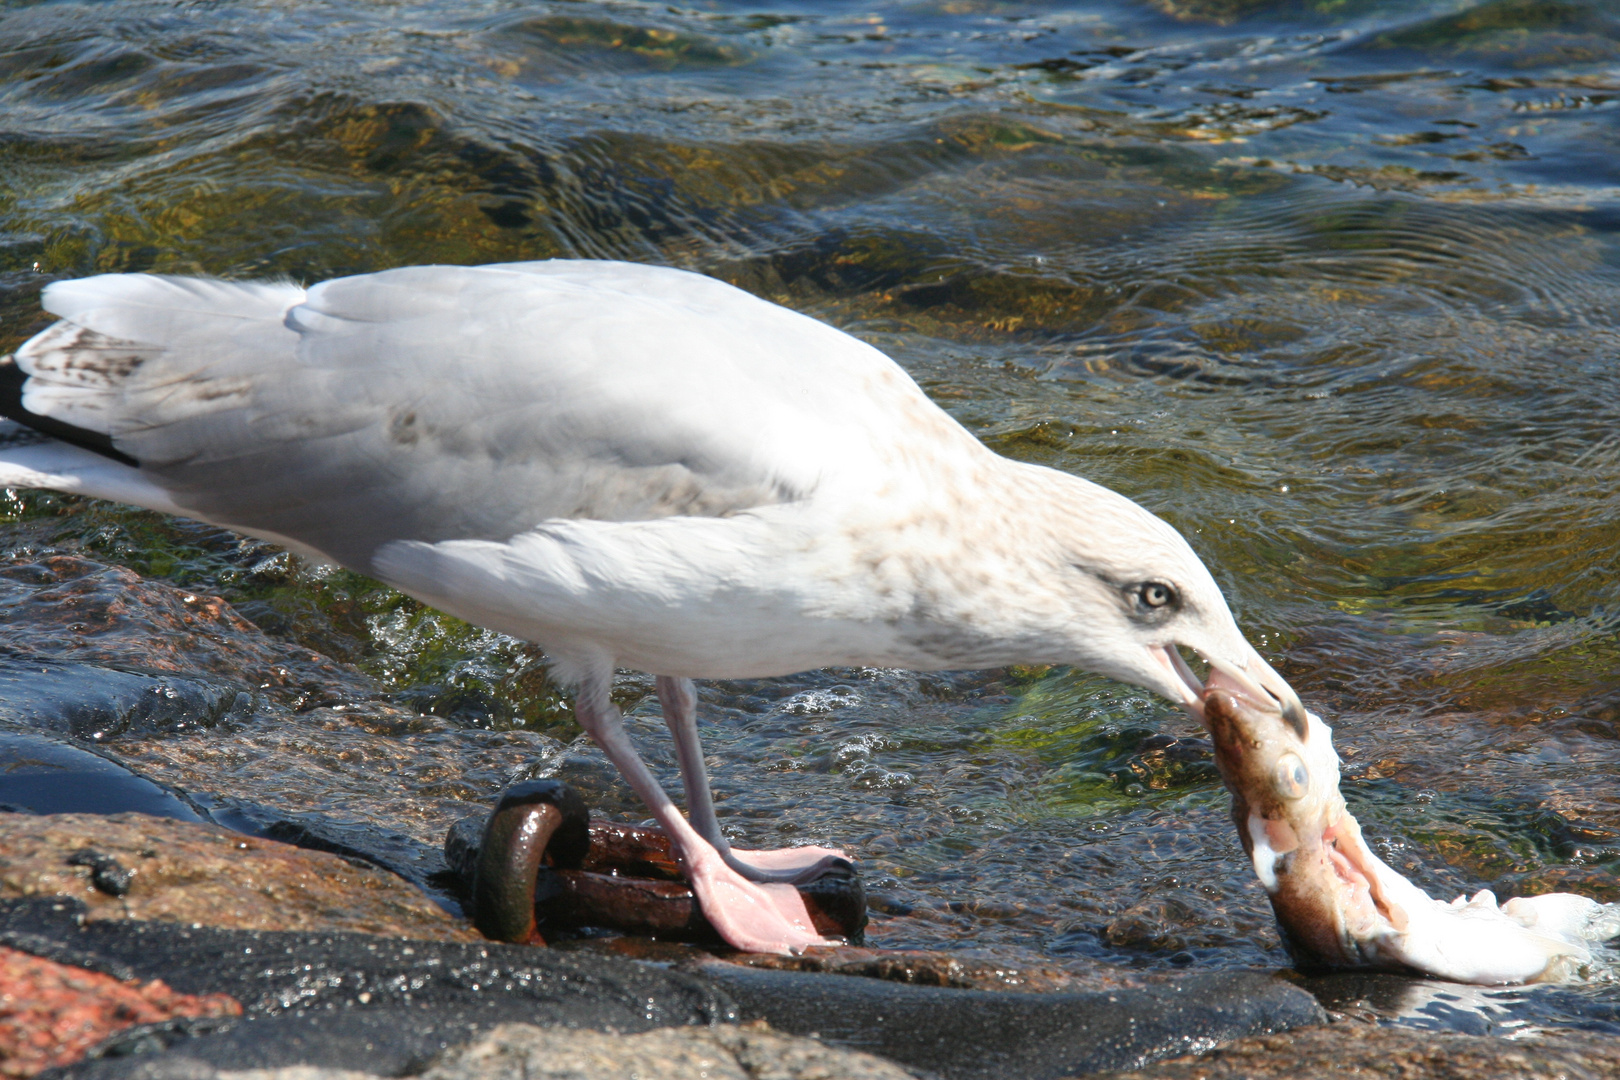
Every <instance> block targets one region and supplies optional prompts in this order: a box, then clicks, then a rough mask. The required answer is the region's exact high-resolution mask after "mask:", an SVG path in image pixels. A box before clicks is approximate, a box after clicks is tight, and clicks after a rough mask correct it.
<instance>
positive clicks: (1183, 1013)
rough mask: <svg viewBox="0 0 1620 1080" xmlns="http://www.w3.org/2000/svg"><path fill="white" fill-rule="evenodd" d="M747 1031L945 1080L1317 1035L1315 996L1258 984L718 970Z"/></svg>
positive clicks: (712, 974)
mask: <svg viewBox="0 0 1620 1080" xmlns="http://www.w3.org/2000/svg"><path fill="white" fill-rule="evenodd" d="M701 970H702V973H703V974H704V975H705V976H706V977H707V978H709V979H711V980H713V981H714V982H715V983H717V984H718V985H719V986H720V987H721V988H722V989H724V990H725V991H726V992H727V993H728V994H730V995H731V996H732V997H733V998H735V999H736V1000H737V1002H738V1005H739V1007H740V1009H741V1015H742V1017H743V1018H744V1019H747V1020H754V1019H761V1020H765V1021H766V1022H767V1023H769V1024H770V1025H771V1027H773V1028H775V1029H777V1030H779V1031H785V1032H790V1033H792V1034H796V1035H811V1034H815V1035H817V1036H818V1037H820V1038H822V1039H825V1040H826V1041H828V1042H832V1043H838V1044H843V1045H848V1046H855V1047H859V1048H861V1049H863V1050H867V1051H870V1052H872V1053H875V1054H879V1055H881V1056H883V1057H885V1058H888V1059H889V1060H891V1061H895V1062H899V1063H900V1064H902V1065H905V1066H907V1067H910V1068H914V1069H919V1070H921V1071H923V1072H925V1073H933V1074H936V1075H938V1076H940V1077H944V1078H945V1080H992V1078H993V1080H1009V1078H1013V1077H1028V1078H1031V1080H1034V1078H1041V1080H1045V1078H1055V1077H1063V1076H1073V1075H1077V1074H1081V1073H1086V1072H1094V1071H1097V1070H1100V1069H1110V1068H1121V1067H1127V1066H1132V1065H1136V1064H1138V1063H1140V1062H1142V1061H1152V1060H1155V1059H1157V1058H1160V1057H1171V1056H1174V1055H1177V1054H1182V1053H1185V1052H1187V1051H1188V1050H1190V1049H1193V1048H1195V1047H1201V1046H1210V1045H1213V1044H1216V1043H1221V1042H1226V1041H1228V1040H1231V1039H1237V1038H1241V1037H1244V1036H1248V1035H1256V1034H1261V1033H1265V1032H1272V1031H1279V1030H1283V1029H1286V1028H1290V1027H1297V1026H1300V1025H1304V1024H1318V1023H1321V1022H1322V1021H1323V1020H1324V1019H1325V1018H1326V1014H1325V1013H1324V1012H1323V1011H1322V1009H1321V1007H1320V1006H1318V1005H1317V1003H1316V1001H1315V1000H1314V999H1313V998H1312V997H1311V996H1310V995H1309V994H1307V993H1306V992H1305V991H1303V990H1300V989H1299V988H1298V987H1295V986H1291V985H1289V984H1288V983H1286V982H1284V981H1282V980H1281V979H1277V978H1273V977H1270V976H1266V975H1260V974H1253V973H1247V972H1243V973H1238V972H1228V973H1221V974H1199V975H1187V976H1183V977H1180V978H1176V979H1173V980H1167V981H1165V982H1162V983H1159V984H1157V985H1148V986H1142V987H1137V988H1130V987H1126V988H1121V989H1117V990H1107V991H1098V992H1091V993H1050V994H1008V993H1001V992H989V991H980V990H949V989H944V988H941V987H931V986H903V985H896V984H895V983H890V982H879V981H877V980H875V979H846V978H839V979H830V978H827V977H826V976H824V975H809V974H803V973H799V972H785V971H764V970H758V969H754V968H745V967H741V966H739V965H735V964H721V963H715V964H709V965H706V966H704V967H703V968H702V969H701Z"/></svg>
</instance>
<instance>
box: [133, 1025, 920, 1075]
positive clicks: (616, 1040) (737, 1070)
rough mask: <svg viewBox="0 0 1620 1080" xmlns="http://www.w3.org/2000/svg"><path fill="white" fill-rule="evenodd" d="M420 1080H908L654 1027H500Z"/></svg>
mask: <svg viewBox="0 0 1620 1080" xmlns="http://www.w3.org/2000/svg"><path fill="white" fill-rule="evenodd" d="M420 1075H421V1077H422V1080H634V1078H648V1077H657V1078H658V1080H834V1078H836V1080H910V1078H911V1077H912V1074H911V1073H909V1072H907V1071H906V1070H905V1069H902V1068H900V1067H898V1066H896V1065H894V1064H892V1063H890V1062H887V1061H884V1060H883V1059H882V1058H878V1057H873V1056H872V1055H870V1054H863V1053H860V1052H859V1051H855V1050H843V1049H840V1048H838V1047H832V1046H826V1045H824V1044H822V1043H820V1042H818V1041H816V1040H815V1039H805V1038H799V1037H796V1036H792V1035H783V1034H780V1033H778V1032H774V1031H771V1030H770V1029H769V1028H768V1027H767V1026H765V1025H764V1024H750V1025H746V1026H743V1027H738V1026H735V1025H730V1024H726V1025H720V1026H717V1027H705V1028H690V1027H687V1028H660V1029H658V1030H656V1031H649V1032H644V1033H642V1034H640V1035H616V1034H605V1033H603V1032H598V1031H589V1030H586V1031H581V1030H577V1029H571V1028H543V1027H536V1026H534V1025H532V1024H502V1025H501V1026H499V1027H497V1028H495V1029H494V1030H493V1031H490V1032H489V1033H488V1034H487V1035H485V1036H483V1037H482V1038H480V1039H477V1040H476V1041H474V1042H472V1043H470V1044H468V1045H466V1046H458V1047H454V1048H452V1049H450V1050H447V1051H445V1052H444V1053H443V1054H441V1055H439V1057H438V1058H437V1059H436V1060H434V1061H433V1062H432V1063H431V1064H430V1065H429V1066H428V1068H427V1069H426V1071H425V1072H422V1073H421V1074H420ZM127 1076H128V1080H378V1078H377V1076H376V1074H375V1073H368V1072H353V1071H350V1070H347V1069H321V1068H314V1067H310V1066H292V1067H289V1068H282V1069H248V1070H235V1069H223V1070H216V1069H214V1068H212V1067H210V1066H208V1065H206V1064H204V1063H202V1062H199V1061H197V1060H195V1059H188V1058H177V1059H170V1060H166V1061H162V1062H143V1063H140V1064H139V1065H136V1066H135V1067H134V1068H133V1069H131V1071H130V1072H129V1073H128V1074H127Z"/></svg>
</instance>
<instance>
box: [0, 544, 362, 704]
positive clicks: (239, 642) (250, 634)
mask: <svg viewBox="0 0 1620 1080" xmlns="http://www.w3.org/2000/svg"><path fill="white" fill-rule="evenodd" d="M0 645H6V646H12V647H14V648H17V649H19V650H22V651H24V652H26V653H27V654H29V655H33V656H49V657H53V658H55V659H58V660H66V661H74V662H76V663H78V664H97V665H100V664H106V665H111V666H112V667H114V668H119V669H123V670H125V671H142V672H147V673H149V674H153V675H178V676H182V677H187V678H193V679H199V678H200V679H202V680H204V681H205V682H206V681H214V680H225V681H227V682H229V683H231V684H233V685H234V686H236V687H238V688H243V689H248V688H252V689H259V690H264V691H267V692H270V693H272V694H274V695H275V696H277V697H284V698H289V699H290V700H297V699H298V698H300V697H302V698H304V699H308V698H309V697H310V696H311V695H314V699H315V700H325V699H327V698H333V697H334V695H337V697H338V698H341V697H345V696H347V697H366V696H369V695H371V694H375V693H376V689H377V688H376V685H375V684H374V683H372V682H371V680H369V679H367V678H366V677H365V676H363V675H361V674H359V673H358V672H356V671H354V670H353V669H352V668H348V667H346V666H344V665H341V664H337V663H335V662H333V661H332V660H330V659H328V658H327V657H325V656H322V655H321V654H319V653H317V652H314V651H312V650H310V649H307V648H302V647H300V646H297V645H291V644H287V643H284V642H279V641H276V640H274V639H272V638H270V637H269V636H267V635H266V634H265V633H264V632H263V631H262V630H260V629H259V628H258V627H257V626H255V625H253V624H252V623H250V622H248V621H247V620H246V619H244V618H243V617H242V616H241V615H239V614H237V613H236V611H235V610H234V609H233V608H232V607H231V606H230V605H229V604H227V603H226V602H225V601H223V600H221V599H220V598H219V597H217V596H208V595H206V594H203V593H198V592H193V591H190V590H186V589H178V588H175V587H174V586H172V585H169V584H166V583H164V582H162V581H154V580H151V579H148V578H143V577H141V576H140V575H139V574H136V573H134V572H133V571H131V570H126V569H124V568H123V567H118V566H107V565H104V564H102V563H98V562H94V561H92V560H90V559H86V558H82V557H80V556H77V555H49V556H45V557H42V558H38V559H29V558H27V557H24V558H23V559H19V560H17V561H15V562H13V563H11V564H9V565H5V566H0Z"/></svg>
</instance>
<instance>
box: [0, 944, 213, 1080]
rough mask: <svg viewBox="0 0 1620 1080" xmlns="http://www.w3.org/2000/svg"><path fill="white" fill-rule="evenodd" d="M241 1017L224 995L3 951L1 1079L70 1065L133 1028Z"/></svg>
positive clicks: (0, 972)
mask: <svg viewBox="0 0 1620 1080" xmlns="http://www.w3.org/2000/svg"><path fill="white" fill-rule="evenodd" d="M241 1015H242V1006H241V1004H240V1003H239V1002H237V1001H236V1000H235V999H234V998H231V997H229V996H227V995H225V994H204V995H200V996H198V995H192V994H177V993H175V992H174V991H173V990H171V989H169V987H168V986H167V985H165V984H164V983H163V982H161V981H160V980H155V979H154V980H152V981H150V982H144V983H142V982H136V981H133V980H119V979H115V978H112V977H111V976H108V975H104V974H101V973H100V972H95V971H86V970H85V969H83V968H79V967H72V966H69V965H66V964H58V963H53V962H52V961H50V960H44V959H41V958H39V957H37V956H31V955H29V954H28V953H25V952H19V951H18V950H16V949H10V948H6V947H5V946H0V1076H8V1077H27V1076H33V1075H35V1074H36V1073H39V1072H42V1071H43V1070H45V1069H48V1068H51V1067H54V1066H60V1065H69V1064H72V1063H73V1062H75V1061H78V1060H79V1059H80V1058H82V1057H83V1056H84V1054H85V1052H86V1051H87V1050H89V1049H90V1048H91V1047H93V1046H94V1045H96V1044H97V1043H99V1042H101V1041H103V1040H104V1039H106V1038H108V1037H109V1036H111V1035H113V1034H114V1033H116V1032H119V1031H124V1030H126V1029H128V1028H132V1027H135V1026H136V1025H141V1024H165V1023H168V1022H170V1021H173V1020H176V1019H181V1018H188V1019H199V1018H203V1019H217V1018H221V1017H231V1016H241Z"/></svg>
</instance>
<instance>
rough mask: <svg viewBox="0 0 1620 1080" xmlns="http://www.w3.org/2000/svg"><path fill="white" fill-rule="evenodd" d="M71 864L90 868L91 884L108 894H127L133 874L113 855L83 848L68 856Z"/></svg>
mask: <svg viewBox="0 0 1620 1080" xmlns="http://www.w3.org/2000/svg"><path fill="white" fill-rule="evenodd" d="M67 864H68V865H69V866H87V867H89V868H90V884H92V885H94V886H95V887H96V888H97V889H100V890H101V891H102V892H104V893H106V894H107V895H108V896H125V895H127V894H128V893H129V883H130V879H131V877H133V875H132V874H131V872H130V871H129V869H128V868H126V867H125V866H124V864H123V863H121V862H119V861H118V860H117V859H115V858H113V857H112V856H111V855H103V854H102V853H101V852H99V851H95V850H92V849H90V848H82V849H81V850H79V851H75V852H74V853H73V854H71V855H69V856H68V857H67Z"/></svg>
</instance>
